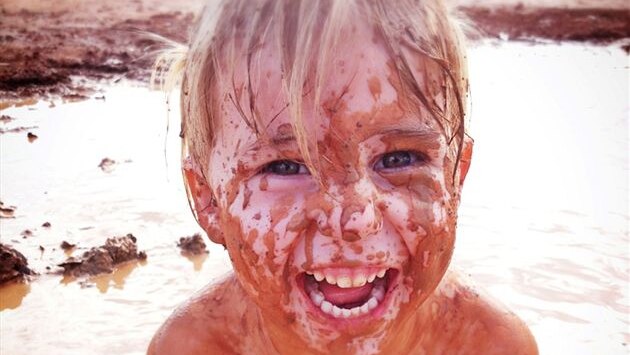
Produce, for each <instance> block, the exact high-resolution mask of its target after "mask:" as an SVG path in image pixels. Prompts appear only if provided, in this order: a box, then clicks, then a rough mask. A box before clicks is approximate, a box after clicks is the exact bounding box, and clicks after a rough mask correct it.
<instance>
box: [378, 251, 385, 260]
mask: <svg viewBox="0 0 630 355" xmlns="http://www.w3.org/2000/svg"><path fill="white" fill-rule="evenodd" d="M384 257H385V252H383V251H379V252H377V253H376V258H377V259H383V258H384Z"/></svg>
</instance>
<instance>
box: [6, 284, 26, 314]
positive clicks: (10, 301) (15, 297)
mask: <svg viewBox="0 0 630 355" xmlns="http://www.w3.org/2000/svg"><path fill="white" fill-rule="evenodd" d="M30 291H31V285H30V284H29V283H28V282H11V283H9V284H7V285H3V286H0V311H3V310H5V309H16V308H18V307H19V306H20V305H21V304H22V300H23V299H24V297H26V295H28V293H29V292H30Z"/></svg>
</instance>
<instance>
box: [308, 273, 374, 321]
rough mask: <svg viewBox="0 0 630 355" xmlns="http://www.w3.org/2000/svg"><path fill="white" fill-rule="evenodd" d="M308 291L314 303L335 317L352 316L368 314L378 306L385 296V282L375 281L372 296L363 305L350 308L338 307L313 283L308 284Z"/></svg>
mask: <svg viewBox="0 0 630 355" xmlns="http://www.w3.org/2000/svg"><path fill="white" fill-rule="evenodd" d="M306 292H307V293H308V295H309V297H310V298H311V300H312V301H313V304H315V306H317V307H319V309H320V310H321V311H322V312H324V313H326V314H329V315H331V316H333V317H335V318H351V317H357V316H360V315H362V314H368V313H369V312H370V311H371V310H373V309H374V308H376V307H377V306H378V304H379V303H380V302H381V301H382V300H383V298H384V297H385V282H384V281H382V280H380V281H377V282H375V284H374V287H373V288H372V291H371V293H370V298H369V299H368V300H367V301H366V302H365V303H363V304H362V305H360V306H356V307H353V308H350V309H347V308H341V307H338V306H336V305H334V304H332V303H330V302H329V301H327V300H326V298H325V297H324V294H323V293H322V292H321V291H320V290H319V288H318V287H317V286H316V285H314V284H312V286H307V288H306Z"/></svg>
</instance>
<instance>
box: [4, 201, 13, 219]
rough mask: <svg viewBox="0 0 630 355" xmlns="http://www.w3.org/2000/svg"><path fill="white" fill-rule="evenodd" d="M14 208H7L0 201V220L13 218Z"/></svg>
mask: <svg viewBox="0 0 630 355" xmlns="http://www.w3.org/2000/svg"><path fill="white" fill-rule="evenodd" d="M16 209H17V207H15V206H7V205H5V204H4V203H2V201H0V218H15V210H16Z"/></svg>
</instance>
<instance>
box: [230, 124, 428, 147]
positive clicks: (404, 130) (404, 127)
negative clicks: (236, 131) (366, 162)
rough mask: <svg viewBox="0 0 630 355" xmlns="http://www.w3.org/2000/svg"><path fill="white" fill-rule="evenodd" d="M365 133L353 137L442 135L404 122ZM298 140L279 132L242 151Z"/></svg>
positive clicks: (289, 143)
mask: <svg viewBox="0 0 630 355" xmlns="http://www.w3.org/2000/svg"><path fill="white" fill-rule="evenodd" d="M363 132H365V134H359V135H357V134H356V133H357V132H355V133H354V134H353V137H358V138H359V142H362V141H365V140H367V139H369V138H372V137H374V136H406V137H415V138H417V139H419V140H434V139H438V138H439V137H440V136H441V133H440V132H436V131H434V130H431V129H425V128H422V127H419V126H418V125H417V124H410V123H407V122H405V123H403V124H401V125H397V127H387V128H385V129H382V128H381V127H375V128H373V129H368V130H365V131H363ZM267 142H269V143H267ZM295 142H296V138H295V136H294V135H293V134H292V133H290V134H277V135H274V136H273V137H271V138H269V139H258V140H256V141H255V142H253V143H252V144H250V145H248V146H246V147H244V149H243V150H242V153H245V154H246V153H248V152H255V151H259V150H261V149H262V148H264V147H282V146H288V145H293V144H295Z"/></svg>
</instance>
